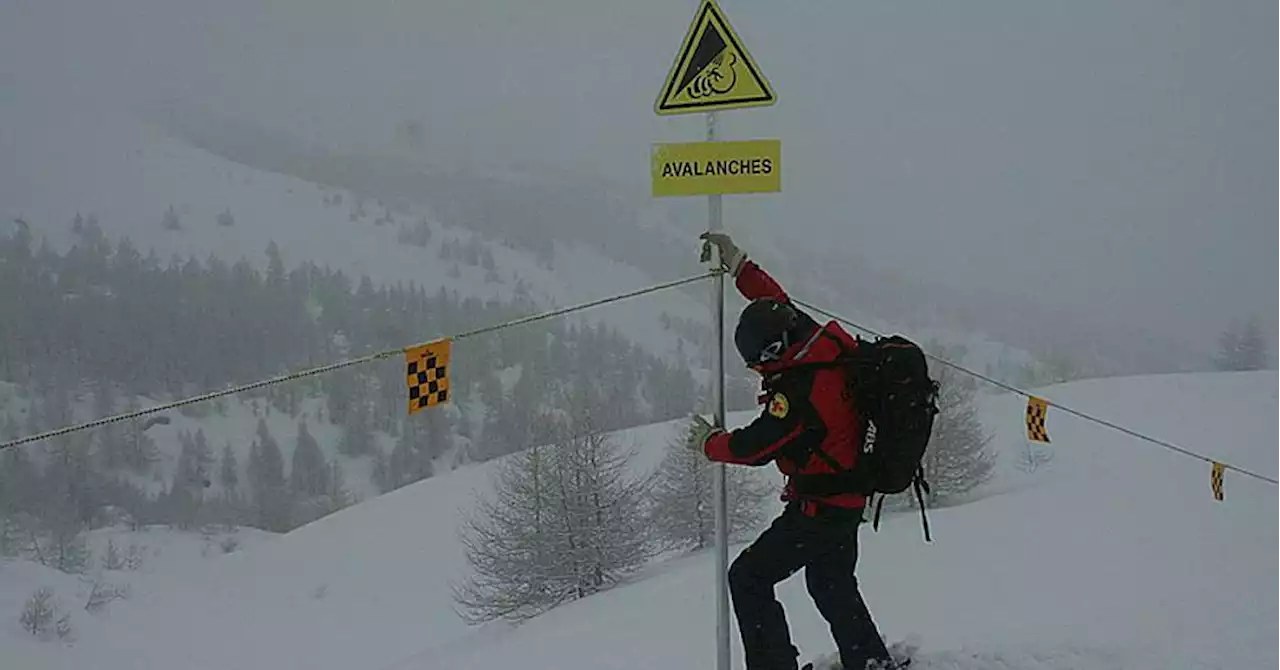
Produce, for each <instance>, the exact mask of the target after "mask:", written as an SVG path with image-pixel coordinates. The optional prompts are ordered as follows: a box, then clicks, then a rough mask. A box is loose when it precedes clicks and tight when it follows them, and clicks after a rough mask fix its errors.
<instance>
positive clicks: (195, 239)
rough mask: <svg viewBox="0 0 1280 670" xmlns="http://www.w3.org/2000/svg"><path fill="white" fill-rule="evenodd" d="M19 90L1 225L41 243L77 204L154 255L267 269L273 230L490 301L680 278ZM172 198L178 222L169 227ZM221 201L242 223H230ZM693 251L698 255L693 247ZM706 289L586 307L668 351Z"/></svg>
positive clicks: (0, 108) (380, 278) (10, 123)
mask: <svg viewBox="0 0 1280 670" xmlns="http://www.w3.org/2000/svg"><path fill="white" fill-rule="evenodd" d="M20 90H22V93H23V94H24V95H23V96H21V97H17V98H15V99H14V100H11V101H5V104H0V124H3V125H4V126H5V127H7V128H10V129H13V130H14V132H6V133H4V134H3V135H0V155H3V156H5V157H6V159H5V160H22V161H23V163H22V164H21V168H22V169H20V170H12V171H10V172H11V174H12V178H11V179H6V180H3V182H0V216H2V217H3V219H4V225H5V226H6V231H5V232H7V227H8V226H9V225H10V222H12V221H13V220H14V219H21V220H23V221H25V222H26V223H27V224H28V225H29V226H30V227H31V232H32V234H33V235H34V236H35V238H36V240H37V242H39V240H41V239H42V238H43V239H47V240H48V241H49V243H51V244H52V245H53V247H54V248H55V249H64V248H66V247H68V246H69V245H71V244H72V243H73V242H74V241H75V236H74V235H73V230H72V221H73V219H75V217H76V216H77V214H79V215H81V216H82V217H90V216H92V217H94V218H96V220H97V222H98V224H99V225H100V226H101V227H102V229H103V231H104V232H105V233H106V234H107V236H108V238H110V239H111V240H112V241H114V240H117V239H119V238H121V237H124V236H128V237H130V238H131V239H132V240H133V242H134V244H135V245H136V246H137V247H138V248H139V249H140V250H141V251H142V253H143V254H144V255H145V254H146V253H147V251H148V250H150V249H154V250H155V252H156V253H157V255H158V256H159V257H160V258H161V259H162V260H168V259H169V258H170V257H172V256H174V255H177V256H179V257H182V258H186V257H187V256H194V257H195V258H197V259H200V260H203V259H205V258H208V257H210V256H214V257H218V258H221V259H222V260H224V261H226V262H228V263H229V264H230V263H235V262H236V261H237V260H239V259H241V258H244V259H247V260H249V262H251V263H253V264H254V265H256V266H258V267H265V264H266V261H267V259H266V256H265V255H264V251H265V250H266V248H267V246H268V244H269V243H271V242H273V241H274V242H275V243H276V244H277V245H278V246H279V247H280V248H281V249H282V250H283V252H284V254H285V258H284V260H285V262H286V263H287V264H289V265H294V264H296V263H300V262H302V261H310V262H313V263H315V264H317V265H320V266H326V265H327V266H330V267H333V268H335V269H341V270H343V271H344V272H346V273H347V274H348V275H350V276H352V277H355V278H359V277H362V276H368V277H369V278H370V279H371V280H372V281H373V282H374V283H375V284H377V285H383V284H387V285H394V284H396V283H408V282H410V281H412V282H416V283H418V284H420V285H425V286H430V287H432V290H433V291H434V290H435V289H436V288H440V287H443V288H444V289H446V290H449V291H456V292H457V293H458V294H459V295H460V296H461V297H464V298H465V297H476V298H479V299H481V300H485V299H490V298H505V299H510V298H511V297H512V296H513V295H514V294H515V291H516V287H517V285H520V286H521V287H522V290H523V291H525V292H527V293H528V295H529V296H530V297H531V298H532V299H533V300H534V301H536V302H537V303H539V304H541V305H543V306H550V305H568V304H573V303H576V302H583V301H586V300H593V299H596V298H600V297H604V296H607V295H610V294H613V293H620V292H623V291H627V290H632V289H636V288H642V287H644V286H647V285H649V284H652V283H655V282H656V281H663V280H668V279H675V278H677V277H675V276H663V277H653V276H650V275H647V274H646V273H644V272H642V271H640V270H637V269H635V268H634V267H631V266H628V265H625V264H623V263H620V262H617V261H615V260H612V259H611V258H609V257H606V256H605V255H603V254H601V253H599V252H598V251H593V250H591V249H589V248H587V247H584V246H580V245H577V244H575V243H574V241H573V240H572V239H567V238H563V237H562V238H554V237H550V236H548V237H547V238H546V239H545V240H544V242H545V249H546V250H547V251H546V252H545V253H543V254H535V253H534V252H532V251H530V250H529V249H528V248H517V247H515V246H509V245H504V244H501V243H500V242H499V240H498V239H496V238H494V237H491V236H490V237H486V236H485V235H483V234H482V233H479V232H476V231H475V230H473V229H472V228H470V227H468V225H467V222H466V220H465V219H464V220H461V221H451V222H450V225H446V224H445V223H444V222H443V221H442V218H441V216H439V214H438V213H437V212H436V211H435V210H434V209H433V208H431V207H430V206H427V205H425V204H423V203H421V202H417V203H407V204H406V203H403V202H396V203H394V205H393V204H388V203H384V202H382V201H380V200H377V199H375V198H374V197H372V196H369V195H365V194H360V193H353V192H351V191H348V190H345V189H341V188H326V187H323V186H320V185H317V184H315V183H311V182H307V181H304V180H302V179H299V178H296V177H292V176H288V175H285V174H281V173H278V172H269V171H265V170H261V169H257V168H253V167H248V166H245V165H242V164H238V163H235V162H232V161H230V160H227V159H224V158H221V157H218V156H216V155H214V154H211V153H208V152H206V151H203V150H201V149H197V148H195V147H193V146H191V145H189V144H187V143H185V142H183V141H182V140H180V139H177V138H175V137H173V136H171V135H170V134H169V133H167V132H166V131H165V130H164V129H163V128H162V127H161V126H158V125H156V124H152V123H148V122H146V121H144V120H143V117H141V116H139V115H136V114H134V113H131V112H127V111H122V110H120V109H118V108H115V107H113V106H111V105H105V104H104V105H93V104H92V103H90V104H88V105H86V104H84V103H83V101H74V102H73V101H71V100H67V99H64V98H62V97H59V96H56V95H49V94H47V93H45V92H44V91H42V90H39V89H31V90H26V89H20ZM15 167H16V165H15ZM389 202H390V201H389ZM170 208H172V211H173V213H174V218H173V220H174V221H175V223H174V224H173V225H174V226H176V229H168V228H166V227H165V225H164V223H165V216H166V213H167V212H168V211H170ZM224 213H227V214H229V215H230V216H231V217H232V219H233V221H234V223H233V224H232V225H221V224H220V222H219V215H222V214H224ZM424 230H425V233H424V232H423V231H424ZM446 245H449V246H453V247H456V248H457V249H459V250H461V249H467V248H472V249H474V251H475V252H476V253H477V254H478V255H481V256H482V257H483V256H484V255H487V256H488V258H487V259H485V260H484V265H482V264H481V263H480V262H478V261H477V260H475V259H473V260H472V261H471V262H467V261H466V259H465V258H461V257H460V256H461V254H455V256H454V257H446V256H445V255H444V254H446V253H447V252H444V251H442V248H443V247H445V246H446ZM686 253H687V254H688V255H689V258H690V259H691V260H694V261H696V253H697V249H696V245H694V244H692V243H690V244H689V245H687V247H686ZM689 265H691V264H686V267H687V266H689ZM695 267H696V266H695ZM695 271H696V270H695ZM689 274H692V272H690V273H689ZM705 294H706V292H705V290H704V291H697V287H694V288H693V289H692V290H691V292H689V293H681V292H669V293H665V294H661V295H658V296H653V297H651V298H649V299H646V300H641V301H635V302H634V303H632V304H628V305H627V309H625V310H623V309H613V310H599V311H597V312H593V313H590V314H588V315H586V318H587V319H588V322H594V321H596V320H599V319H603V320H604V321H605V322H606V323H608V324H609V325H611V326H613V327H615V328H619V329H621V330H623V331H625V332H627V333H628V335H629V336H630V337H631V338H632V339H633V340H634V341H635V342H636V343H638V344H640V345H641V346H645V347H647V348H649V349H650V350H651V351H653V352H654V353H659V354H671V353H674V351H675V346H676V338H675V337H673V335H672V334H671V333H670V332H667V331H665V330H664V329H663V328H662V326H661V318H660V317H661V316H662V313H663V312H666V313H668V314H669V315H670V316H673V317H681V318H686V319H694V320H696V321H699V322H703V321H705V320H706V308H705V307H703V306H702V301H703V297H702V296H704V295H705ZM686 344H687V345H688V344H693V345H697V344H699V343H698V342H692V343H686Z"/></svg>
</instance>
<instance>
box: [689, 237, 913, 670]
mask: <svg viewBox="0 0 1280 670" xmlns="http://www.w3.org/2000/svg"><path fill="white" fill-rule="evenodd" d="M702 239H704V240H706V241H707V243H708V244H714V245H716V246H717V247H718V248H719V251H720V259H721V263H722V264H723V265H724V267H725V269H726V270H727V271H728V272H729V273H730V274H731V275H732V276H733V277H734V280H735V283H736V285H737V288H738V291H739V292H741V293H742V295H743V296H744V297H745V298H747V299H748V300H750V301H751V302H750V304H748V305H747V307H746V308H745V309H744V310H743V312H742V314H741V316H740V317H739V321H738V325H737V327H736V330H735V333H734V341H735V343H736V345H737V349H738V352H739V353H740V354H741V355H742V358H743V360H744V361H745V362H746V363H747V365H748V366H749V367H751V369H753V370H755V371H756V372H757V373H759V374H760V375H761V377H762V386H763V388H764V390H765V394H764V396H763V399H764V400H763V401H764V405H765V406H764V409H763V410H762V411H761V413H760V416H759V417H757V418H756V419H755V420H754V421H752V422H751V423H750V424H749V425H747V426H744V427H741V428H738V429H735V430H732V431H726V430H723V429H720V428H716V427H713V426H712V425H711V424H709V423H708V422H707V421H706V420H705V419H703V418H702V417H701V416H695V417H694V419H695V420H694V424H693V428H692V430H691V434H690V446H691V448H700V449H701V450H702V451H703V453H705V455H706V457H707V458H708V459H711V460H713V461H718V462H722V463H734V464H740V465H748V466H763V465H767V464H769V463H773V464H774V465H776V466H777V468H778V470H780V471H781V472H782V474H783V475H785V476H786V484H785V486H784V488H783V492H782V500H783V501H784V502H786V503H787V504H786V507H785V509H784V511H783V512H782V514H781V515H779V516H778V518H777V519H775V520H774V521H773V523H772V525H771V526H770V527H769V528H768V529H767V530H765V531H764V533H762V534H761V535H760V537H759V538H757V539H756V541H755V542H754V543H752V544H751V546H749V547H747V549H745V550H744V551H743V552H742V553H741V554H740V555H739V556H738V557H737V559H735V560H734V562H733V564H732V566H730V568H729V591H730V594H731V597H732V600H733V607H734V614H735V616H736V617H737V619H738V628H739V631H740V633H741V636H742V645H743V650H744V652H745V656H746V667H747V670H796V668H797V657H798V655H799V653H798V651H797V650H796V648H795V646H793V644H792V642H791V636H790V632H789V630H788V628H787V621H786V616H785V614H784V612H783V609H782V605H781V603H779V602H778V600H777V597H776V596H775V593H774V588H775V586H776V585H777V584H778V583H779V582H781V581H783V580H785V579H787V578H789V577H790V576H792V575H793V574H795V573H796V572H797V571H799V570H800V569H801V568H803V569H804V571H805V586H807V587H808V591H809V595H810V597H812V598H813V602H814V605H816V606H817V608H818V611H819V612H820V613H821V614H822V617H823V618H824V619H826V621H827V623H828V624H829V625H830V627H831V634H832V637H833V638H834V639H835V642H836V647H837V648H838V650H839V654H840V662H841V664H842V665H843V666H844V669H845V670H864V668H894V667H899V666H897V665H895V664H894V662H893V661H892V659H891V656H890V654H889V651H888V649H887V648H886V647H885V643H884V640H883V638H881V636H880V632H879V631H878V630H877V628H876V625H875V623H874V622H873V621H872V619H871V614H870V613H869V612H868V610H867V606H866V603H865V602H864V601H863V599H862V595H861V593H860V592H859V589H858V582H857V578H856V577H855V576H854V566H855V565H856V563H857V559H858V527H859V524H860V523H861V522H862V512H863V508H864V506H865V505H866V497H865V496H864V495H862V494H860V493H856V492H849V491H840V490H839V488H838V487H832V486H831V485H830V484H831V482H832V481H833V479H834V476H835V475H836V474H837V473H839V472H840V471H841V470H848V469H850V468H852V467H853V466H854V464H855V463H856V462H857V458H858V453H859V449H860V445H861V443H862V426H863V422H862V421H861V419H860V417H859V416H858V414H857V410H856V408H855V407H854V406H853V403H852V401H851V400H850V398H849V396H848V393H847V389H846V380H845V376H844V372H843V371H842V370H841V368H840V367H838V366H834V365H823V364H824V363H830V362H832V361H834V360H835V358H836V357H837V356H838V355H839V354H840V353H841V352H842V351H847V350H852V349H854V348H855V347H857V341H856V340H855V339H854V338H853V337H851V336H850V335H849V334H848V333H847V332H845V331H844V330H843V329H842V328H841V327H840V326H839V325H838V324H837V323H835V322H834V321H833V322H828V323H826V324H825V325H823V324H819V323H818V322H817V321H815V320H814V319H813V317H811V316H809V315H808V314H806V313H804V312H803V311H801V310H799V309H797V308H796V306H795V305H794V304H793V303H792V301H791V299H790V298H789V297H788V296H787V294H786V292H785V291H783V289H782V287H781V286H779V285H778V283H777V282H776V281H774V280H773V278H772V277H770V276H769V275H768V274H767V273H766V272H765V271H764V270H762V269H761V268H760V267H759V266H758V265H756V264H755V263H754V262H752V261H751V260H749V259H748V258H747V257H746V254H744V253H743V252H742V250H740V249H739V248H738V247H737V246H736V245H735V244H734V243H733V241H732V240H731V239H730V238H729V236H728V235H726V234H723V233H705V234H703V236H702ZM833 488H835V489H836V490H834V491H833Z"/></svg>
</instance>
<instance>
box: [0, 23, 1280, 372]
mask: <svg viewBox="0 0 1280 670" xmlns="http://www.w3.org/2000/svg"><path fill="white" fill-rule="evenodd" d="M694 6H695V3H694V2H692V1H691V0H680V1H675V0H651V1H646V2H617V1H612V2H586V1H584V0H579V1H576V2H574V1H569V0H546V1H544V2H539V3H520V2H496V1H494V0H479V1H471V2H459V1H448V2H444V1H436V2H421V3H407V2H395V1H391V0H363V1H362V2H358V3H357V2H336V1H334V0H322V1H307V2H303V1H301V0H268V1H265V2H250V1H248V0H229V1H223V2H216V3H206V2H193V1H190V0H163V1H162V0H128V1H127V2H117V3H98V2H54V1H51V0H6V2H5V3H4V8H3V9H2V10H0V89H7V91H6V92H5V93H4V95H3V97H0V103H2V102H3V101H4V99H6V98H8V99H10V100H12V99H15V98H16V97H18V96H23V95H28V94H31V93H32V92H34V91H42V92H45V93H50V92H56V93H58V94H59V95H66V96H68V99H75V100H79V101H82V102H83V103H84V104H103V105H128V106H130V107H131V108H138V109H141V108H145V107H146V106H147V105H153V104H158V103H162V104H166V105H177V106H180V107H184V108H190V109H198V110H204V111H208V112H212V113H216V114H220V115H226V116H231V117H236V118H242V119H250V120H253V121H254V122H257V123H260V124H262V125H264V126H266V127H269V128H272V129H275V130H279V131H282V132H287V133H289V134H291V135H293V136H295V137H298V138H302V139H305V140H306V141H309V142H313V143H316V144H322V145H325V146H328V147H332V148H334V149H336V150H348V151H356V152H375V153H376V152H385V153H394V152H397V151H402V150H403V146H402V144H403V137H402V136H401V135H397V133H396V128H397V127H398V126H400V125H401V124H404V123H406V122H409V121H417V122H420V123H421V124H422V128H423V130H424V133H423V135H424V140H425V141H424V144H425V149H424V153H425V154H427V155H428V157H429V160H430V161H432V162H433V163H435V164H437V165H444V166H450V167H452V168H461V169H475V170H503V169H522V170H529V171H532V172H535V173H538V174H557V175H562V176H564V177H567V178H580V179H593V180H594V179H597V178H600V177H604V178H607V179H609V180H612V181H613V182H614V183H615V184H616V185H617V188H619V189H621V190H624V191H628V192H631V193H633V194H636V195H637V196H638V197H643V196H644V195H645V194H646V193H647V189H648V172H647V170H648V163H647V160H648V147H649V144H650V143H651V142H655V141H677V140H695V139H700V138H701V136H702V133H703V123H704V121H703V118H702V117H701V116H699V115H689V116H685V117H680V118H674V119H663V118H659V117H657V116H656V115H655V114H654V113H653V111H652V107H653V103H654V98H655V97H656V95H657V93H658V89H659V87H660V85H661V84H662V79H663V77H664V75H665V74H666V73H667V69H668V68H669V66H670V63H671V60H672V59H673V58H674V56H675V52H676V49H677V47H678V45H679V42H680V40H681V38H682V37H683V36H684V32H685V30H686V27H687V25H688V22H689V20H690V19H691V18H692V15H693V9H694ZM722 7H723V9H724V10H725V12H726V13H727V15H728V17H729V20H730V21H731V22H732V23H733V25H734V26H735V28H736V29H737V31H738V32H739V34H740V36H741V37H742V38H743V40H744V41H745V43H746V46H747V48H748V49H749V50H750V51H751V52H752V55H753V56H754V57H755V59H756V61H757V62H758V63H759V65H760V66H761V68H762V69H763V71H764V73H765V75H766V76H767V77H768V78H769V79H770V81H771V83H772V84H773V86H774V88H775V90H776V92H777V94H778V98H779V102H778V104H777V105H776V106H775V107H772V108H767V109H756V110H741V111H734V112H728V113H724V114H721V115H720V123H721V133H722V137H725V138H740V139H746V138H751V137H778V138H781V139H782V142H783V192H782V193H780V194H771V195H765V196H750V197H729V198H727V204H726V224H727V226H728V228H729V230H730V231H732V232H737V233H740V234H741V235H742V236H743V237H744V238H745V239H748V240H750V241H751V243H752V244H753V245H756V247H757V248H760V247H764V248H767V249H768V253H772V254H776V255H784V256H787V257H788V258H789V259H792V260H793V262H795V263H797V264H802V263H803V262H804V259H805V258H806V257H807V256H808V255H809V254H814V255H816V254H819V253H822V254H829V253H831V251H832V250H838V249H844V250H847V252H848V254H849V258H850V262H851V263H862V264H868V265H871V266H875V267H877V268H881V269H885V270H889V271H892V272H895V273H898V274H901V275H904V276H908V277H912V278H915V279H918V280H920V281H922V282H924V283H925V284H928V285H934V286H938V287H945V288H946V289H948V290H952V291H959V292H964V293H968V294H970V295H979V294H984V295H986V296H988V300H989V301H994V302H995V303H996V304H999V301H1000V300H1002V299H1004V298H1007V299H1009V300H1010V301H1011V302H1010V304H1011V305H1013V304H1023V303H1025V302H1028V301H1029V302H1034V303H1038V304H1040V305H1041V306H1043V307H1044V308H1045V309H1046V310H1047V311H1048V312H1052V313H1058V314H1061V315H1063V316H1062V318H1063V320H1064V322H1067V321H1071V320H1076V319H1079V320H1080V322H1082V323H1083V322H1087V323H1088V324H1089V328H1092V329H1095V330H1098V329H1106V328H1108V327H1109V326H1116V327H1117V328H1119V329H1121V330H1126V329H1127V330H1132V329H1133V328H1143V329H1149V330H1151V331H1153V332H1163V333H1167V334H1169V336H1170V337H1171V338H1174V339H1177V340H1179V341H1180V342H1181V343H1184V344H1188V345H1191V346H1196V343H1200V344H1199V347H1200V351H1201V353H1203V352H1207V351H1208V350H1209V348H1210V347H1211V344H1210V343H1211V342H1212V339H1213V338H1214V337H1216V335H1217V333H1218V332H1220V331H1221V330H1222V328H1223V326H1224V325H1225V323H1226V322H1227V321H1229V320H1230V319H1233V318H1236V317H1240V316H1245V315H1250V314H1260V315H1262V317H1263V320H1264V323H1265V324H1266V325H1267V327H1268V328H1269V329H1270V332H1272V333H1274V332H1275V331H1274V329H1275V322H1276V304H1277V293H1276V283H1274V279H1275V277H1276V274H1277V267H1276V262H1277V261H1276V259H1277V255H1276V249H1277V232H1276V231H1277V225H1276V221H1277V210H1276V202H1277V199H1276V191H1275V184H1276V183H1277V174H1276V161H1275V160H1274V158H1275V154H1274V149H1273V148H1274V147H1275V146H1276V145H1277V137H1276V125H1275V119H1276V117H1277V114H1276V112H1277V110H1276V99H1277V98H1276V93H1275V91H1276V89H1275V88H1274V82H1275V81H1276V80H1277V77H1276V74H1277V72H1276V66H1275V63H1276V61H1275V59H1274V58H1273V56H1274V53H1275V38H1274V35H1275V32H1274V29H1273V26H1274V25H1276V18H1277V17H1276V5H1275V3H1274V2H1263V1H1262V0H1245V1H1242V2H1233V3H1229V4H1228V5H1212V4H1205V3H1197V2H1182V1H1175V0H1134V1H1131V2H1124V3H1114V2H1105V1H1102V0H1088V1H1083V2H1081V1H1074V2H1066V1H1049V2H1036V3H1026V2H1008V1H1006V2H987V3H964V4H963V5H962V4H958V3H947V4H939V3H934V4H925V3H877V2H868V3H846V2H835V1H832V0H821V1H819V0H813V1H809V2H803V3H779V2H763V1H761V0H724V2H723V3H722ZM11 96H13V97H11ZM4 132H22V131H21V129H20V128H7V129H4ZM21 169H22V157H20V156H5V157H3V158H0V174H4V173H5V172H8V171H13V170H21ZM657 206H658V207H660V208H663V209H665V211H668V212H669V213H670V214H671V215H672V216H674V217H678V221H677V223H678V224H679V225H680V226H681V227H682V229H687V231H688V232H689V234H690V236H691V237H692V235H693V234H695V233H696V232H697V231H698V230H700V229H701V228H702V226H703V225H704V218H703V217H704V216H705V215H704V214H703V210H702V209H701V203H700V201H698V200H696V199H695V200H693V201H690V202H689V205H688V206H683V207H682V206H675V203H665V202H664V203H659V204H658V205H657ZM774 245H776V247H775V246H774Z"/></svg>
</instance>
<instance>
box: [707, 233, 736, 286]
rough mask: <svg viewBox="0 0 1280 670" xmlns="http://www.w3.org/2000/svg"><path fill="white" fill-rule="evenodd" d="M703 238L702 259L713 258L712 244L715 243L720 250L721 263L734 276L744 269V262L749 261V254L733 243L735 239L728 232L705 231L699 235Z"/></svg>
mask: <svg viewBox="0 0 1280 670" xmlns="http://www.w3.org/2000/svg"><path fill="white" fill-rule="evenodd" d="M699 239H701V240H703V243H702V260H703V261H704V262H705V261H709V260H711V258H710V255H711V253H710V252H711V245H713V244H714V245H715V246H716V248H717V249H719V250H720V263H721V265H723V266H724V269H725V270H726V271H728V272H729V274H731V275H733V276H734V277H737V276H738V273H739V272H741V271H742V264H743V263H746V262H747V254H746V253H745V252H743V251H742V250H741V249H739V248H738V245H736V244H734V243H733V239H732V238H730V237H729V234H728V233H711V232H707V233H703V234H702V235H701V236H699Z"/></svg>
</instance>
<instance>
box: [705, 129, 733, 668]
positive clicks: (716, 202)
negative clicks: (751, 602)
mask: <svg viewBox="0 0 1280 670" xmlns="http://www.w3.org/2000/svg"><path fill="white" fill-rule="evenodd" d="M715 138H716V114H715V112H710V113H708V114H707V141H708V142H711V141H714V140H715ZM721 204H722V203H721V196H720V195H719V194H714V195H708V196H707V229H708V230H710V231H712V232H715V231H719V230H722V229H723V228H724V217H723V215H722V211H723V210H722V209H721ZM720 260H721V259H720V257H719V251H716V262H717V263H718V262H719V261H720ZM711 318H712V320H713V321H714V322H715V336H716V343H715V352H716V353H715V361H714V364H713V368H712V369H713V371H714V372H713V374H714V375H715V385H714V389H715V391H714V396H713V398H714V399H715V425H716V426H718V427H720V428H724V427H725V402H724V275H716V277H715V280H714V281H712V298H711ZM725 472H726V466H725V464H724V463H718V464H716V468H715V485H714V487H713V488H714V492H715V499H716V670H729V584H728V579H729V505H728V485H727V482H726V478H725Z"/></svg>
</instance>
